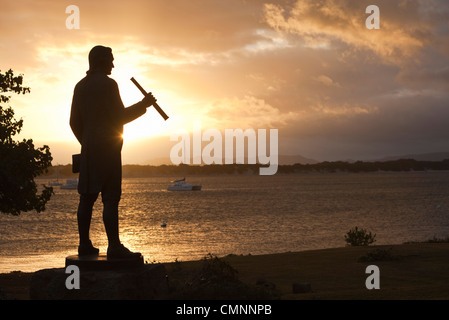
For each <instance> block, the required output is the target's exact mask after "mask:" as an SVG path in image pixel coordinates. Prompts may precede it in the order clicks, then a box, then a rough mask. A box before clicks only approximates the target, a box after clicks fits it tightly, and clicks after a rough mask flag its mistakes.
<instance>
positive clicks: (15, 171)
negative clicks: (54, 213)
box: [0, 69, 53, 215]
mask: <svg viewBox="0 0 449 320" xmlns="http://www.w3.org/2000/svg"><path fill="white" fill-rule="evenodd" d="M22 82H23V76H22V75H19V76H14V72H13V71H12V70H11V69H10V70H8V71H7V72H5V73H4V74H2V73H1V70H0V212H3V213H7V214H13V215H19V214H20V213H21V212H25V211H30V210H36V211H37V212H41V211H44V210H45V204H46V203H47V202H48V201H49V200H50V197H51V195H52V194H53V189H52V188H51V187H47V186H45V185H44V186H42V190H38V186H37V185H36V182H35V181H34V178H35V177H37V176H38V175H40V174H42V173H45V172H46V171H47V168H48V167H49V166H51V161H52V157H51V153H50V148H49V147H48V146H46V145H45V146H43V147H40V148H35V146H34V144H33V140H32V139H23V140H22V141H15V140H14V136H15V135H17V134H19V133H20V131H21V130H22V127H23V120H22V119H20V120H16V119H15V118H14V110H13V109H12V108H11V107H9V106H8V107H3V106H2V105H1V104H5V103H8V102H9V101H10V99H11V96H10V95H7V94H8V93H16V94H26V93H29V92H30V88H28V87H23V85H22ZM4 93H6V94H4Z"/></svg>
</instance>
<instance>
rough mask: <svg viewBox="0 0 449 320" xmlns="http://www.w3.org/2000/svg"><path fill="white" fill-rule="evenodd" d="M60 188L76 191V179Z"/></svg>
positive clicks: (68, 181) (70, 180)
mask: <svg viewBox="0 0 449 320" xmlns="http://www.w3.org/2000/svg"><path fill="white" fill-rule="evenodd" d="M60 188H61V189H76V188H78V179H69V180H67V181H66V183H65V184H63V185H62V186H61V187H60Z"/></svg>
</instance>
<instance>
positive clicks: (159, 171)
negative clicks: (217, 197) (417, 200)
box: [41, 159, 449, 178]
mask: <svg viewBox="0 0 449 320" xmlns="http://www.w3.org/2000/svg"><path fill="white" fill-rule="evenodd" d="M259 168H260V165H259V164H223V165H218V164H211V165H185V168H184V166H183V165H182V164H181V165H159V166H153V165H124V166H123V177H124V178H144V177H155V176H173V177H178V176H179V177H181V176H183V174H184V169H185V170H186V172H187V174H188V175H189V176H190V175H240V174H241V175H244V174H249V175H258V174H259ZM441 170H449V159H445V160H443V161H418V160H414V159H399V160H391V161H374V162H365V161H356V162H346V161H334V162H330V161H324V162H320V163H315V164H300V163H297V164H293V165H279V167H278V171H277V173H276V174H278V175H279V174H299V173H337V172H347V173H358V172H383V171H385V172H389V171H391V172H407V171H441ZM57 174H58V175H59V177H60V178H68V177H73V176H74V174H72V167H71V165H60V166H56V167H50V168H48V172H47V173H45V174H43V175H41V177H43V178H50V177H51V178H54V177H56V175H57Z"/></svg>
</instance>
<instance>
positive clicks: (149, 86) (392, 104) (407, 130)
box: [0, 0, 449, 164]
mask: <svg viewBox="0 0 449 320" xmlns="http://www.w3.org/2000/svg"><path fill="white" fill-rule="evenodd" d="M432 3H433V6H426V2H425V1H422V0H416V1H414V2H413V3H412V2H401V3H396V2H391V1H385V0H381V1H378V3H377V6H378V7H379V8H380V29H379V30H368V29H367V28H366V27H365V19H366V18H367V14H366V13H365V9H366V7H367V6H368V5H370V4H371V3H370V1H365V0H364V1H358V2H357V3H354V2H351V1H350V0H344V1H339V2H334V1H327V0H320V1H312V0H300V1H299V0H298V1H290V2H288V1H281V0H279V1H271V2H266V3H264V2H260V1H252V0H251V1H237V0H236V1H229V2H226V3H223V2H222V1H215V0H212V1H208V2H207V3H206V2H204V1H197V0H193V1H189V2H188V3H187V2H185V1H180V0H175V1H171V2H170V4H168V3H167V2H164V1H152V2H151V3H149V2H146V1H140V0H132V1H131V2H128V3H127V4H126V5H123V4H119V3H116V2H113V3H111V2H107V1H96V2H95V3H92V2H89V1H85V0H81V1H78V3H77V6H78V7H79V10H80V29H78V30H69V29H67V28H66V23H65V22H66V19H67V17H68V14H67V13H66V12H65V9H66V6H67V4H65V3H59V2H58V3H57V2H50V1H44V2H33V1H28V0H26V1H23V2H20V3H19V2H7V3H5V4H4V6H3V7H4V8H3V10H2V11H1V12H0V27H1V28H2V30H3V31H4V32H3V41H2V44H1V45H0V46H1V50H0V61H1V63H0V70H1V71H2V72H6V71H7V70H8V69H12V70H14V73H15V74H23V75H24V85H25V86H27V87H30V88H31V93H30V94H26V95H20V96H16V95H12V99H11V102H10V104H9V105H11V106H12V107H13V109H14V111H15V114H16V118H18V119H20V118H22V119H23V120H24V126H23V130H22V133H21V134H20V135H19V136H18V137H17V138H18V139H23V138H27V139H33V141H34V142H35V143H36V145H39V144H48V145H49V146H50V149H51V152H52V154H53V155H54V161H53V163H64V162H69V161H70V157H71V154H72V153H76V152H78V151H79V144H78V142H77V141H76V139H75V137H74V135H73V133H72V132H71V129H70V126H69V117H70V106H71V101H72V96H73V89H74V87H75V85H76V83H77V82H78V81H79V80H81V79H82V78H83V77H84V76H85V73H86V71H87V69H88V59H87V55H88V53H89V51H90V49H91V48H92V47H94V46H95V45H98V44H101V45H105V46H108V47H111V48H112V51H113V54H114V58H115V60H114V64H115V68H114V69H113V71H112V74H111V75H110V77H111V78H112V79H114V80H115V81H116V82H117V83H118V86H119V90H120V93H121V97H122V100H123V103H124V105H125V106H130V105H132V104H134V103H136V102H138V101H140V100H141V99H142V98H143V96H142V94H141V93H140V91H139V90H138V89H137V88H136V87H135V86H134V85H133V83H132V82H131V81H130V78H131V77H134V78H135V79H136V80H138V82H139V83H140V84H141V85H142V86H143V87H144V88H145V89H146V90H147V91H151V92H152V93H153V94H154V95H155V97H156V98H157V99H158V104H159V105H160V106H161V107H162V108H163V109H164V111H165V112H166V113H167V114H168V116H169V119H168V120H167V121H164V119H163V118H162V117H161V116H160V115H159V114H158V113H157V112H156V111H155V110H154V108H149V109H148V111H147V113H146V114H145V115H144V116H142V117H141V118H139V119H138V120H136V121H134V122H132V123H129V124H127V125H126V126H125V132H124V139H125V144H124V149H123V157H124V163H128V162H130V163H142V164H145V163H147V162H148V161H149V160H150V159H154V158H167V157H169V150H170V141H169V136H170V135H171V134H173V133H174V132H176V131H177V130H187V131H190V130H191V129H192V125H193V123H194V122H195V121H201V123H202V125H203V128H204V129H212V128H213V129H218V130H224V129H225V128H230V129H237V128H240V129H243V130H245V129H248V128H252V129H255V130H257V129H270V128H276V129H278V130H279V137H280V139H279V154H288V155H302V156H304V157H307V158H312V159H317V160H320V161H325V160H341V159H354V160H364V159H376V158H382V157H385V156H393V155H403V154H422V153H432V152H447V151H448V148H447V141H448V139H449V133H448V131H447V130H446V127H447V124H446V121H445V119H446V118H447V117H448V116H449V114H448V109H447V108H446V106H447V103H448V101H449V94H448V91H447V77H446V73H447V72H446V71H447V65H448V62H449V50H448V48H447V43H448V41H447V37H448V32H447V28H445V27H444V26H445V24H446V23H447V21H446V20H447V19H446V18H445V14H447V12H448V11H449V9H448V4H447V3H446V2H444V1H438V0H435V1H434V2H432ZM24 17H26V19H25V18H24ZM11 26H14V27H11ZM149 141H151V142H149ZM155 141H158V142H157V143H156V142H155ZM139 143H140V146H139ZM171 145H173V143H171ZM139 148H140V150H141V151H142V150H144V151H145V152H142V154H141V155H140V156H139Z"/></svg>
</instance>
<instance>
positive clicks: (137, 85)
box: [131, 77, 168, 120]
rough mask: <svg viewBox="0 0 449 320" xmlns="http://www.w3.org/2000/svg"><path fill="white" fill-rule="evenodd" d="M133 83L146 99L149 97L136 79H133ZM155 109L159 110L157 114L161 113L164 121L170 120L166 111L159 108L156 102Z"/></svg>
mask: <svg viewBox="0 0 449 320" xmlns="http://www.w3.org/2000/svg"><path fill="white" fill-rule="evenodd" d="M131 81H132V82H133V83H134V84H135V85H136V87H137V88H138V89H139V90H140V92H142V94H143V95H144V96H145V97H146V96H147V94H148V93H147V92H146V91H145V89H144V88H142V86H141V85H140V84H139V83H138V82H137V81H136V79H134V77H133V78H131ZM153 107H154V108H155V109H156V110H157V112H159V114H160V115H161V116H162V118H164V120H167V119H168V116H167V115H166V114H165V112H164V110H162V108H161V107H159V105H158V104H157V103H156V102H155V103H154V104H153Z"/></svg>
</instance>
